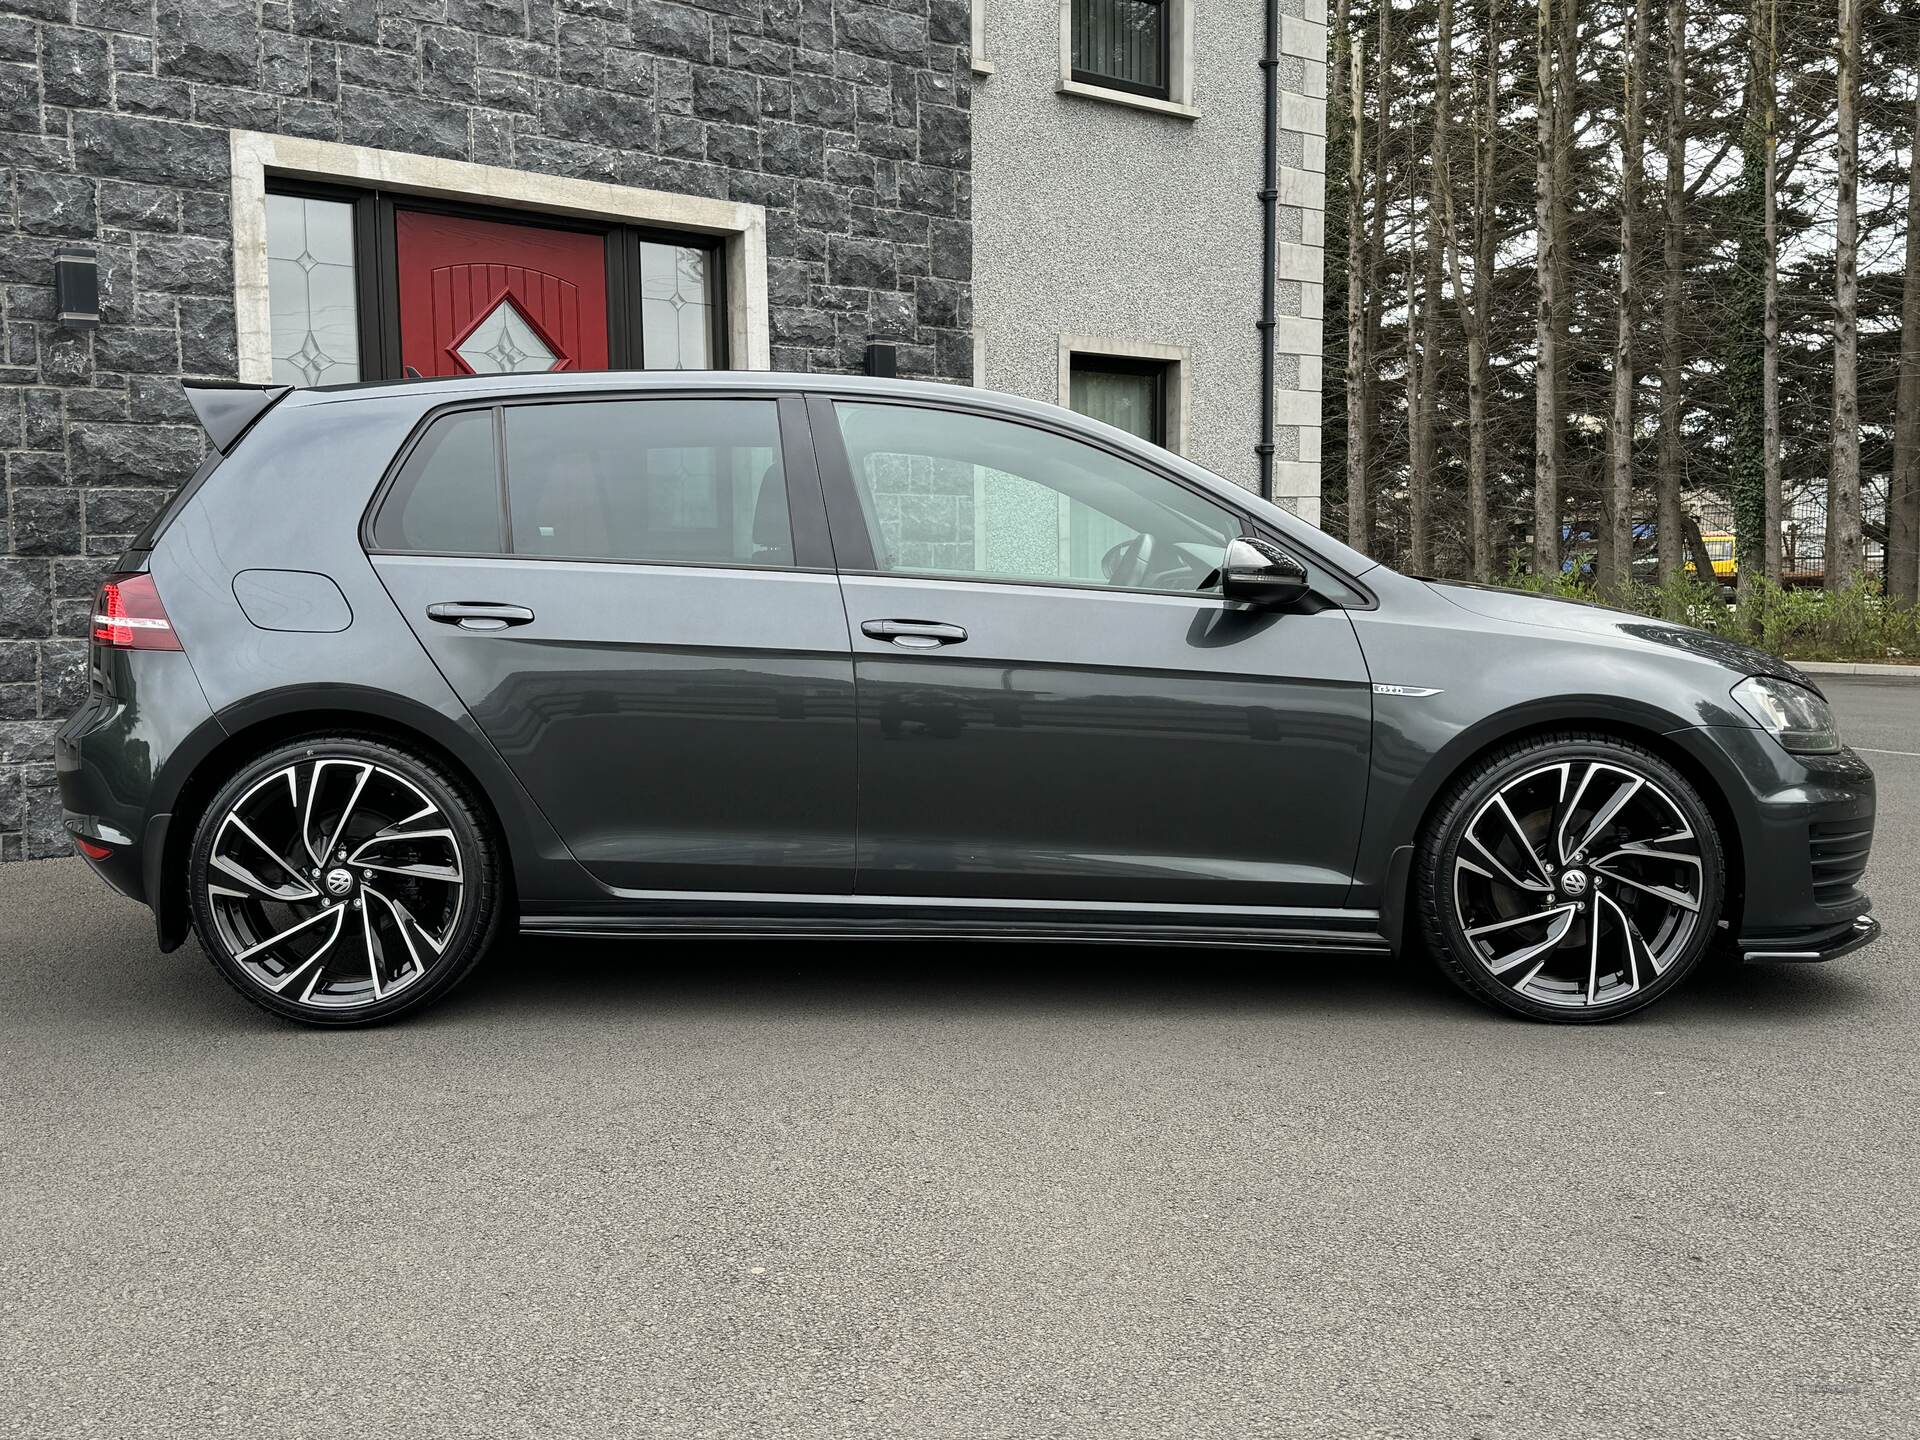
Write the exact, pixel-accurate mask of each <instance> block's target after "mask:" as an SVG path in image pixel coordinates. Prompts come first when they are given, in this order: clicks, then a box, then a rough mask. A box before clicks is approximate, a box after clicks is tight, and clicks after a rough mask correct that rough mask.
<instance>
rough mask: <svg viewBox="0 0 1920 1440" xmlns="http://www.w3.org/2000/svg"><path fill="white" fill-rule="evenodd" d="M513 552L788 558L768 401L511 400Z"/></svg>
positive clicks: (705, 559)
mask: <svg viewBox="0 0 1920 1440" xmlns="http://www.w3.org/2000/svg"><path fill="white" fill-rule="evenodd" d="M506 429H507V491H508V495H509V497H510V506H511V512H512V535H513V552H514V554H516V555H548V556H566V557H570V558H574V559H584V560H650V561H664V562H669V563H679V564H687V565H791V564H792V563H793V530H792V528H791V525H790V524H789V521H788V517H787V492H786V481H785V477H784V476H783V474H782V471H781V467H780V418H779V408H778V405H777V403H776V402H775V401H772V400H705V399H701V400H592V401H576V402H570V403H566V404H552V405H520V406H509V407H508V408H507V412H506Z"/></svg>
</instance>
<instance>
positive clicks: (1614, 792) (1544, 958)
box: [1420, 737, 1722, 1020]
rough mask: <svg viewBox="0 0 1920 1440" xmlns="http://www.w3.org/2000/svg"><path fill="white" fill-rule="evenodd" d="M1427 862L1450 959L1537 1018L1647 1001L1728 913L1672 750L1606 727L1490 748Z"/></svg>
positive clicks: (1483, 991)
mask: <svg viewBox="0 0 1920 1440" xmlns="http://www.w3.org/2000/svg"><path fill="white" fill-rule="evenodd" d="M1420 863H1421V865H1422V872H1421V879H1422V897H1421V898H1422V904H1423V909H1424V910H1425V912H1426V919H1427V922H1428V929H1429V939H1430V940H1431V941H1433V942H1434V945H1435V948H1436V952H1437V953H1438V955H1439V958H1440V960H1441V962H1442V966H1443V968H1445V969H1446V970H1447V971H1448V973H1449V974H1451V975H1452V976H1453V978H1454V979H1456V980H1457V981H1459V982H1460V983H1461V984H1463V985H1464V986H1465V987H1466V988H1467V989H1468V990H1470V991H1472V992H1473V993H1475V994H1477V995H1480V996H1481V997H1482V998H1485V999H1488V1000H1491V1001H1493V1002H1494V1003H1496V1004H1500V1005H1503V1006H1504V1007H1506V1008H1508V1009H1512V1010H1517V1011H1519V1012H1521V1013H1523V1014H1528V1015H1534V1016H1538V1017H1541V1018H1549V1019H1565V1020H1597V1019H1609V1018H1612V1017H1613V1016H1615V1015H1622V1014H1625V1013H1627V1012H1628V1011H1630V1010H1634V1009H1637V1008H1639V1006H1640V1005H1642V1004H1645V1003H1647V1002H1648V1001H1649V1000H1651V999H1653V998H1654V997H1655V996H1656V995H1657V994H1658V993H1663V992H1664V991H1666V990H1668V989H1670V988H1672V986H1673V985H1674V984H1677V983H1678V981H1679V979H1680V978H1681V976H1682V975H1683V974H1684V973H1685V972H1686V971H1687V970H1689V969H1690V968H1691V967H1692V966H1693V964H1694V963H1695V962H1697V960H1698V959H1699V957H1700V955H1701V954H1702V953H1703V952H1704V950H1705V948H1706V945H1707V943H1708V941H1709V940H1710V939H1711V934H1712V930H1713V928H1714V924H1715V922H1716V920H1717V919H1718V915H1719V908H1720V894H1721V885H1722V877H1721V865H1722V860H1721V853H1720V847H1719V842H1718V838H1717V836H1716V834H1715V832H1714V827H1713V823H1712V819H1711V816H1710V815H1709V814H1708V813H1707V811H1706V809H1705V807H1704V806H1703V805H1702V804H1701V802H1700V800H1699V797H1698V796H1697V795H1696V794H1695V793H1694V792H1693V790H1692V788H1691V787H1690V786H1689V785H1688V784H1687V783H1686V781H1685V780H1684V779H1683V778H1682V777H1681V776H1679V775H1678V774H1676V773H1675V772H1674V771H1673V770H1672V769H1671V767H1669V766H1668V765H1666V764H1665V762H1664V761H1662V760H1660V759H1659V758H1658V757H1656V756H1654V755H1652V754H1650V753H1648V752H1646V751H1643V750H1640V749H1639V748H1638V747H1635V746H1632V745H1628V744H1625V743H1624V742H1621V741H1616V740H1612V739H1610V738H1603V737H1591V738H1576V737H1559V738H1558V739H1556V740H1549V741H1546V742H1540V741H1536V742H1530V743H1528V744H1525V745H1522V746H1518V747H1515V748H1514V749H1513V750H1510V751H1508V752H1505V753H1503V754H1501V755H1496V756H1494V757H1492V758H1491V759H1490V760H1489V761H1488V762H1486V763H1485V764H1483V765H1482V766H1480V767H1477V768H1476V770H1475V772H1474V773H1472V774H1470V775H1469V776H1468V777H1466V778H1465V779H1464V780H1463V781H1462V782H1461V783H1460V784H1459V785H1457V786H1456V787H1455V789H1454V791H1453V792H1452V793H1451V795H1450V796H1449V799H1448V801H1447V802H1446V803H1445V804H1444V805H1443V807H1442V814H1441V817H1440V819H1439V821H1438V823H1437V824H1436V826H1435V827H1434V828H1433V829H1432V830H1431V831H1430V832H1429V838H1428V842H1427V845H1426V847H1425V853H1423V855H1422V856H1421V860H1420Z"/></svg>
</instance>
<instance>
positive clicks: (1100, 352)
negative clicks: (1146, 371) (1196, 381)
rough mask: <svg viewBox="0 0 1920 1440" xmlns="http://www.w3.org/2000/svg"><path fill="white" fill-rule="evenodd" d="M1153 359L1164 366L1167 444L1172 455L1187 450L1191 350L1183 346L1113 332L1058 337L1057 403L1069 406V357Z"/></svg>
mask: <svg viewBox="0 0 1920 1440" xmlns="http://www.w3.org/2000/svg"><path fill="white" fill-rule="evenodd" d="M1076 355H1080V356H1085V357H1086V358H1087V359H1089V360H1099V359H1103V358H1112V359H1116V360H1155V361H1158V362H1160V363H1161V364H1163V365H1165V366H1166V367H1167V387H1166V393H1167V414H1166V429H1167V443H1166V446H1165V448H1166V449H1168V450H1171V451H1172V452H1173V453H1174V454H1175V455H1185V454H1186V453H1187V437H1188V435H1190V434H1191V433H1192V429H1191V426H1192V423H1193V365H1192V352H1191V351H1189V350H1188V348H1187V347H1186V346H1184V345H1162V344H1159V343H1158V342H1156V341H1152V340H1129V339H1125V338H1122V337H1119V336H1113V335H1062V336H1061V337H1060V405H1061V406H1062V408H1064V409H1068V410H1071V409H1073V359H1074V356H1076Z"/></svg>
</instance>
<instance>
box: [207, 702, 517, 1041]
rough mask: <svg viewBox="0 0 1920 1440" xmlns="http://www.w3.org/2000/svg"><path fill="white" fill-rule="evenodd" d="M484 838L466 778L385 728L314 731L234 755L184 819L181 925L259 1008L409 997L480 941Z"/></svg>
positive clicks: (310, 1013)
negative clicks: (249, 755)
mask: <svg viewBox="0 0 1920 1440" xmlns="http://www.w3.org/2000/svg"><path fill="white" fill-rule="evenodd" d="M499 872H500V861H499V855H498V847H497V846H496V844H495V843H494V841H493V838H492V836H491V835H490V834H489V833H488V829H487V826H486V824H485V823H484V821H483V820H482V818H481V816H480V815H479V813H478V811H477V810H476V808H475V806H474V804H473V803H472V801H471V800H470V799H469V798H468V796H467V794H466V792H465V789H464V787H463V786H461V785H460V784H459V783H458V782H457V781H456V780H455V779H454V778H453V777H452V776H450V775H448V774H446V773H445V772H444V771H443V770H442V769H441V767H439V766H438V765H435V764H433V763H432V762H430V761H428V760H426V759H425V758H423V757H422V756H419V755H417V754H413V753H411V752H410V751H408V750H405V749H402V748H400V747H398V746H395V745H391V744H388V743H386V742H384V741H379V740H373V739H369V738H359V737H354V736H344V735H331V736H316V737H313V738H310V739H303V740H296V741H294V742H292V743H290V744H286V745H282V746H280V747H278V748H276V749H274V750H272V751H269V752H268V753H267V754H264V755H262V756H260V757H259V758H258V759H256V760H254V761H252V762H251V763H249V764H248V765H246V766H244V767H243V768H242V769H241V770H240V771H239V773H238V774H236V775H235V776H233V778H232V779H231V780H229V781H228V782H227V784H226V785H224V786H223V787H222V788H221V790H220V792H219V793H218V794H217V795H215V796H214V797H213V800H212V802H211V803H210V804H209V805H208V806H207V809H206V812H205V814H204V815H203V816H202V817H201V820H200V824H199V827H198V829H197V831H196V832H195V836H194V845H193V860H192V865H191V867H190V871H189V884H190V888H191V899H192V904H193V915H194V928H195V930H196V931H197V932H198V934H199V937H200V944H201V947H202V948H203V949H205V950H206V952H207V954H208V955H209V956H210V957H211V958H212V960H213V963H214V965H215V966H216V968H218V969H219V971H220V973H221V974H222V975H223V976H225V977H226V979H227V980H228V981H229V983H231V984H232V985H233V987H234V988H235V989H237V990H238V991H239V992H240V993H241V994H242V995H245V996H246V997H247V998H248V999H249V1000H251V1001H253V1002H254V1003H255V1004H256V1005H259V1006H261V1007H262V1008H263V1009H267V1010H271V1011H272V1012H274V1013H275V1014H277V1015H284V1016H286V1017H288V1018H289V1019H294V1020H302V1021H306V1022H308V1023H310V1024H316V1025H365V1024H370V1023H372V1022H374V1021H379V1020H390V1019H392V1018H394V1017H395V1016H397V1015H401V1014H404V1013H406V1012H409V1011H413V1010H418V1009H420V1008H421V1007H422V1006H424V1005H427V1004H429V1003H431V1002H432V1001H434V1000H436V999H438V998H439V997H440V996H442V995H444V994H446V993H447V991H448V990H450V989H452V988H453V986H455V985H456V984H458V983H459V982H460V981H461V980H462V979H463V978H465V976H466V975H467V973H468V972H469V971H470V970H472V968H473V966H474V965H475V963H476V962H477V961H478V960H479V958H480V956H481V954H482V953H483V952H484V951H485V950H486V948H487V946H488V944H489V943H490V941H491V940H492V937H493V933H494V929H495V926H496V921H497V910H498V898H499V891H500V881H499Z"/></svg>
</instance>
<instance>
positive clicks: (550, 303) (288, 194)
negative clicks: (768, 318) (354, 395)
mask: <svg viewBox="0 0 1920 1440" xmlns="http://www.w3.org/2000/svg"><path fill="white" fill-rule="evenodd" d="M273 183H274V187H275V188H274V189H272V190H270V191H268V192H267V193H266V195H265V196H264V204H265V218H266V247H265V250H266V261H265V263H266V309H267V316H268V319H269V321H270V324H269V330H270V340H269V351H270V357H271V373H272V378H273V379H274V380H275V381H276V382H279V383H282V384H288V385H301V386H315V385H338V384H344V383H349V382H352V381H356V380H382V379H385V380H395V379H399V378H401V377H403V376H405V375H407V374H409V373H414V374H419V375H427V376H431V375H454V374H467V373H475V374H501V373H515V372H538V371H545V370H560V369H566V370H606V369H616V370H623V369H644V370H713V369H722V368H725V366H726V365H727V363H728V361H727V322H726V316H727V285H726V275H725V271H726V264H725V258H724V257H725V251H724V248H723V246H722V245H721V244H720V243H719V242H716V241H714V240H712V239H710V238H708V237H706V236H701V235H692V234H687V235H681V234H676V233H674V232H672V231H661V230H655V229H652V228H646V229H642V228H641V227H639V226H637V225H625V224H619V223H615V222H612V221H607V222H598V221H594V220H583V219H579V218H574V217H560V216H553V217H542V216H541V215H540V214H538V213H537V212H535V211H531V210H527V211H518V212H504V211H492V210H485V209H482V208H480V207H478V206H472V205H465V204H459V203H455V202H452V201H445V202H442V201H437V200H428V199H422V198H419V197H415V196H409V195H399V194H393V193H388V192H385V191H381V190H377V189H358V188H349V187H346V186H336V185H331V184H321V183H319V182H308V181H303V180H294V179H282V180H275V181H274V182H273Z"/></svg>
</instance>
